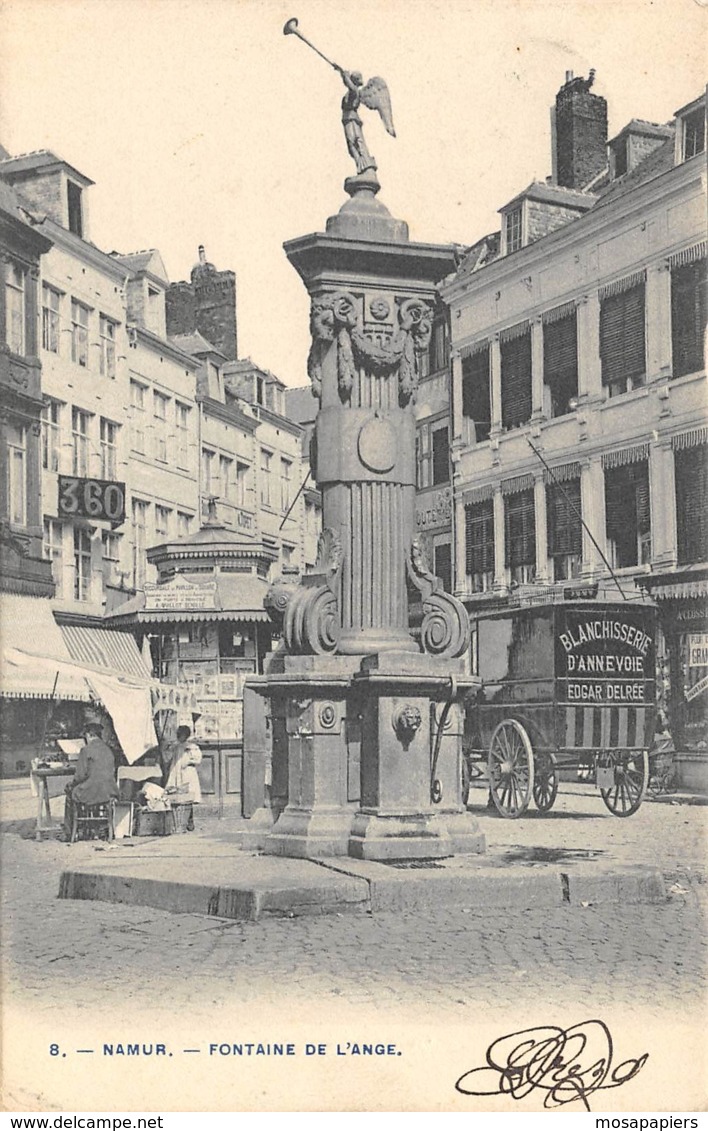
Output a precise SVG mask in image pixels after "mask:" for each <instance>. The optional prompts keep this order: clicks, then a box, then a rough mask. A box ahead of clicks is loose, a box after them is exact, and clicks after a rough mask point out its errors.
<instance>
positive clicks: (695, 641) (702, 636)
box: [688, 632, 708, 668]
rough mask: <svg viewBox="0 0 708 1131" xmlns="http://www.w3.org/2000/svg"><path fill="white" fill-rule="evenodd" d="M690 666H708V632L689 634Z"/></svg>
mask: <svg viewBox="0 0 708 1131" xmlns="http://www.w3.org/2000/svg"><path fill="white" fill-rule="evenodd" d="M688 666H689V668H708V632H690V633H689V634H688Z"/></svg>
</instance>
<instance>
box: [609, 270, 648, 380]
mask: <svg viewBox="0 0 708 1131" xmlns="http://www.w3.org/2000/svg"><path fill="white" fill-rule="evenodd" d="M600 358H601V361H602V383H603V385H606V386H607V388H608V389H609V392H610V396H616V395H617V394H619V393H624V392H627V391H628V390H629V389H633V388H636V387H637V386H638V385H643V384H644V378H645V374H646V360H645V349H644V283H639V284H638V285H637V286H634V287H630V288H629V290H626V291H620V293H619V294H612V295H608V296H607V297H606V298H604V299H603V300H602V303H601V305H600Z"/></svg>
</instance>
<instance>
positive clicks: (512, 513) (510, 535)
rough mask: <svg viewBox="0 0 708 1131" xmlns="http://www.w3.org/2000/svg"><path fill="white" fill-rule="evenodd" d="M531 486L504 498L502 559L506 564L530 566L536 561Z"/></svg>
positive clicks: (534, 522)
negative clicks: (527, 489) (526, 489)
mask: <svg viewBox="0 0 708 1131" xmlns="http://www.w3.org/2000/svg"><path fill="white" fill-rule="evenodd" d="M533 496H534V493H533V488H531V490H529V491H519V492H518V494H514V495H507V497H506V498H505V500H504V538H505V546H504V559H505V562H506V564H507V566H510V567H511V568H512V569H514V568H515V567H516V566H524V565H529V566H532V565H534V564H535V561H536V516H535V510H534V497H533Z"/></svg>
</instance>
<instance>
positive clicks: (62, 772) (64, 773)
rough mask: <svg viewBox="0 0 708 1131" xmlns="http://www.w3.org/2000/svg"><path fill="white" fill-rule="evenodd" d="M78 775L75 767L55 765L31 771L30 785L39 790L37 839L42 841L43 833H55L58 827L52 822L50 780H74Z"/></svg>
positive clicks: (39, 767)
mask: <svg viewBox="0 0 708 1131" xmlns="http://www.w3.org/2000/svg"><path fill="white" fill-rule="evenodd" d="M75 773H76V769H75V767H74V766H70V765H60V764H56V763H55V764H53V765H48V766H33V767H32V769H31V770H30V783H31V784H32V786H33V788H34V789H36V790H37V826H36V829H35V837H36V838H37V840H41V839H42V833H49V832H54V831H55V830H56V829H57V827H58V826H57V825H55V824H54V821H53V820H52V809H51V805H50V803H49V779H50V778H73V776H74V774H75Z"/></svg>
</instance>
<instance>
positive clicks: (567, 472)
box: [543, 462, 582, 484]
mask: <svg viewBox="0 0 708 1131" xmlns="http://www.w3.org/2000/svg"><path fill="white" fill-rule="evenodd" d="M581 470H582V469H581V467H580V464H579V463H577V462H576V463H560V464H558V465H557V467H547V468H546V469H545V471H544V473H543V482H544V483H546V484H549V483H568V482H569V481H570V480H571V479H580V475H581Z"/></svg>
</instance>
